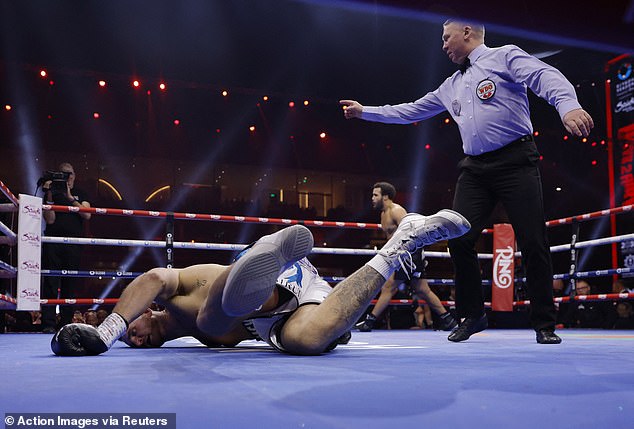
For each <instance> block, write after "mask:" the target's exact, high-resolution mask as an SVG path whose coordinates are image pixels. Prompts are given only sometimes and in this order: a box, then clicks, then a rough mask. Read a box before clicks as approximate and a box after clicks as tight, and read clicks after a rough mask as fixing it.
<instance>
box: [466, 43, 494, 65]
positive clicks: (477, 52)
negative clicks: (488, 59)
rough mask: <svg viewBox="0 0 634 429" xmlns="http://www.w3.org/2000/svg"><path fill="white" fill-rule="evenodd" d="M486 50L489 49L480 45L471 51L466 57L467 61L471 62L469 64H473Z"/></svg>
mask: <svg viewBox="0 0 634 429" xmlns="http://www.w3.org/2000/svg"><path fill="white" fill-rule="evenodd" d="M487 49H489V48H488V47H487V46H486V45H485V44H484V43H482V44H481V45H478V46H476V47H475V49H474V50H473V51H471V53H470V54H469V55H468V56H467V58H469V61H471V64H473V63H475V62H476V60H477V59H478V58H480V56H481V55H482V54H483V53H484V51H486V50H487Z"/></svg>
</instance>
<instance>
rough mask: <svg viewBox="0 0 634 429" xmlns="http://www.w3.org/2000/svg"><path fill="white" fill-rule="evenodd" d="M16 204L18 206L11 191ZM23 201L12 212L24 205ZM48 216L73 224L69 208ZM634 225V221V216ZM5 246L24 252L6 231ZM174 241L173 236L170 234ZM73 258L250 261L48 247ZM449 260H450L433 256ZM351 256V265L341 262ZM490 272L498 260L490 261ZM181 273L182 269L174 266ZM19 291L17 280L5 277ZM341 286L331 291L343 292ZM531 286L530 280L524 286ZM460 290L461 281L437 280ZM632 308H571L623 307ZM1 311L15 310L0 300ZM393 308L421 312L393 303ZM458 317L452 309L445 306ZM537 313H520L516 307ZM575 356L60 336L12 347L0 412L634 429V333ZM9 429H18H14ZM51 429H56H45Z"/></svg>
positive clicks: (1, 340)
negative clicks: (71, 346) (77, 253)
mask: <svg viewBox="0 0 634 429" xmlns="http://www.w3.org/2000/svg"><path fill="white" fill-rule="evenodd" d="M0 189H1V190H2V192H3V193H4V195H5V197H6V199H8V200H9V203H7V204H5V205H3V210H4V211H12V209H11V208H10V207H9V206H10V205H14V204H17V202H18V201H17V198H15V197H13V194H10V191H8V189H7V188H6V186H4V185H3V184H1V182H0ZM12 197H13V198H12ZM44 208H45V209H52V210H69V209H68V207H65V206H44ZM78 210H82V211H89V212H90V213H92V214H95V215H109V214H113V215H117V216H130V217H132V216H147V217H155V218H165V219H166V220H167V221H168V222H169V221H171V220H172V219H174V220H183V221H185V220H188V219H189V220H202V218H205V217H206V218H207V220H209V221H226V222H229V221H237V222H254V223H265V224H270V225H273V224H279V225H290V224H293V223H303V224H304V225H306V226H308V227H309V228H311V229H312V228H320V227H336V228H378V225H376V224H357V223H347V222H325V221H324V222H320V221H297V220H290V219H268V218H248V217H240V216H237V217H234V216H226V217H223V216H219V215H195V214H187V213H183V214H179V213H164V212H147V211H139V210H120V211H118V210H119V209H102V208H90V209H78ZM631 211H632V207H631V206H626V207H622V208H618V209H612V210H605V211H601V212H596V213H592V214H587V215H580V216H575V217H573V218H566V219H563V220H556V221H552V222H551V224H553V225H560V224H567V223H572V222H573V221H574V222H576V221H585V220H590V219H594V218H597V217H600V216H608V215H613V214H620V213H623V214H624V215H626V216H627V215H631ZM628 213H629V214H628ZM0 230H1V231H2V233H3V235H4V236H5V237H6V238H4V240H5V242H6V243H7V244H11V243H13V244H15V242H16V241H17V240H18V238H17V237H16V235H15V233H14V232H12V231H11V229H10V228H8V227H7V226H6V225H4V224H2V225H1V226H0ZM168 231H169V229H168ZM633 235H634V234H626V235H623V236H618V237H607V238H604V239H599V240H590V241H577V242H574V241H573V242H572V243H568V244H563V245H558V246H553V248H552V251H553V252H564V251H570V250H571V249H572V250H574V249H580V248H584V247H590V246H594V245H597V246H599V245H605V244H610V243H614V242H619V241H622V240H626V239H632V238H634V237H633ZM42 241H43V242H44V243H46V242H60V243H65V244H68V245H91V246H132V247H135V246H138V247H159V248H165V249H166V256H167V262H168V263H169V262H170V259H169V258H170V254H173V252H171V251H170V249H171V250H172V251H173V249H191V250H210V251H213V250H235V251H237V250H240V249H242V248H243V247H244V246H245V244H218V243H191V242H179V241H175V240H174V236H173V234H172V235H171V236H170V233H169V232H168V233H167V234H166V239H165V240H164V241H161V240H158V241H147V240H128V239H99V238H68V237H66V238H64V237H42ZM313 253H315V254H319V253H332V254H338V255H367V256H368V259H369V258H370V256H371V255H373V254H374V253H376V250H374V249H341V248H319V247H317V248H315V249H314V251H313ZM426 256H427V257H428V258H448V257H449V256H448V254H447V252H431V251H430V252H426ZM343 257H345V256H342V258H343ZM480 257H481V258H482V259H483V260H487V259H491V258H492V257H493V256H492V255H490V254H481V255H480ZM171 262H173V261H171ZM629 270H630V269H629V268H626V267H622V268H607V269H598V270H593V271H587V272H577V271H575V270H574V267H573V264H571V270H568V271H567V272H565V273H560V274H557V275H556V276H555V277H556V278H561V279H566V280H568V279H571V278H572V279H581V278H588V277H593V276H612V275H614V274H623V273H629V272H630V271H629ZM0 271H1V273H2V274H1V275H2V276H4V277H13V276H15V274H16V273H17V271H18V270H17V267H13V266H12V265H11V264H9V263H7V262H2V264H1V265H0ZM138 274H139V273H135V272H125V271H115V272H109V271H103V270H95V269H90V268H88V269H86V270H81V271H69V270H57V271H51V270H49V271H43V272H42V275H69V276H79V277H97V276H104V277H111V276H112V277H115V278H116V277H119V278H122V279H124V278H131V277H135V276H136V275H138ZM341 279H342V278H328V279H327V280H328V281H330V282H331V283H332V284H334V283H336V282H337V281H340V280H341ZM520 280H521V279H520ZM429 282H430V284H435V283H436V284H451V280H450V279H429ZM632 298H634V294H631V293H625V294H602V295H588V296H581V297H580V296H577V297H575V296H571V297H564V298H559V301H570V300H573V301H574V300H604V301H609V300H623V299H632ZM0 300H1V301H2V307H1V308H4V309H10V308H12V306H13V305H15V299H14V298H13V297H11V296H6V295H4V296H2V297H0ZM115 302H116V299H97V298H91V297H85V298H83V299H75V300H71V301H66V300H48V301H44V300H43V301H42V303H43V304H44V305H55V304H87V303H89V304H93V303H96V304H114V303H115ZM392 304H393V305H411V302H409V301H408V300H394V301H393V302H392ZM443 304H445V305H447V306H450V305H453V302H450V301H445V302H443ZM526 304H527V302H525V301H521V300H518V301H515V302H514V305H515V306H524V305H526ZM558 334H559V335H560V336H561V337H562V338H563V343H562V344H560V345H556V346H550V345H547V346H545V345H540V344H537V343H535V341H534V333H533V331H532V330H527V329H488V330H486V331H484V332H482V333H479V334H476V335H474V336H473V337H472V338H471V339H470V340H469V341H467V342H464V343H453V342H449V341H447V338H446V332H438V331H431V330H423V331H414V330H378V331H373V332H369V333H359V332H353V336H352V340H351V341H350V343H349V344H347V345H340V346H338V347H337V348H336V349H335V350H334V351H333V352H331V353H327V354H324V355H322V356H317V357H299V356H291V355H285V354H281V353H279V352H276V351H273V350H272V349H271V348H270V347H269V346H268V345H266V344H265V343H263V342H257V341H245V342H242V343H240V344H239V345H238V346H237V347H235V348H207V347H204V346H202V345H201V344H200V343H198V342H197V341H196V340H194V339H193V338H191V337H185V338H181V339H178V340H174V341H170V342H168V343H166V344H165V345H164V346H163V347H161V348H158V349H132V348H129V347H127V346H125V345H124V344H122V343H121V342H118V343H117V344H115V345H114V347H113V348H112V349H111V350H110V351H108V352H107V353H105V354H103V355H99V356H84V357H63V358H62V357H57V356H54V355H53V354H52V352H51V350H50V345H49V344H50V339H51V336H50V335H45V334H20V333H7V334H2V335H0V356H2V357H3V364H4V366H3V372H2V373H3V377H2V378H3V383H2V389H0V391H1V392H2V393H0V404H1V405H0V410H2V411H3V414H4V415H6V414H9V413H40V414H44V413H110V414H113V413H140V414H149V413H174V414H175V418H176V427H178V428H199V427H209V428H215V427H236V428H251V427H260V428H269V427H270V428H385V427H406V426H407V427H409V426H413V425H417V426H418V425H420V426H427V425H431V426H434V427H437V426H440V425H449V426H450V427H452V428H481V427H502V426H510V427H514V428H531V429H534V428H535V427H540V428H558V429H560V428H588V429H590V428H598V427H611V428H626V427H631V426H632V421H634V353H632V350H633V348H632V345H633V344H634V343H633V340H634V331H619V330H609V331H608V330H579V329H561V330H559V331H558ZM5 427H7V428H8V427H17V426H15V425H11V426H9V425H8V423H7V421H6V419H5ZM43 427H44V426H43Z"/></svg>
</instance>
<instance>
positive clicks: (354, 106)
mask: <svg viewBox="0 0 634 429" xmlns="http://www.w3.org/2000/svg"><path fill="white" fill-rule="evenodd" d="M339 104H341V105H342V106H343V116H344V117H345V118H346V119H352V118H360V117H361V113H363V106H362V105H361V104H359V103H358V102H356V101H354V100H339Z"/></svg>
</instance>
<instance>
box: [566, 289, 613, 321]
mask: <svg viewBox="0 0 634 429" xmlns="http://www.w3.org/2000/svg"><path fill="white" fill-rule="evenodd" d="M575 290H576V295H577V296H583V295H592V294H593V288H592V285H590V283H588V282H587V281H586V280H578V281H577V285H576V289H575ZM606 322H607V317H606V314H605V309H604V308H603V307H602V306H601V303H600V302H592V301H573V302H571V303H570V304H569V306H568V308H567V310H566V313H565V314H564V315H563V317H562V323H563V324H564V326H565V327H567V328H603V327H605V324H606Z"/></svg>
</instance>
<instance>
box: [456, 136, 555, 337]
mask: <svg viewBox="0 0 634 429" xmlns="http://www.w3.org/2000/svg"><path fill="white" fill-rule="evenodd" d="M538 162H539V152H538V151H537V147H536V146H535V143H534V142H533V139H532V138H531V136H525V137H522V138H521V139H518V140H516V141H514V142H512V143H510V144H508V145H506V146H504V147H503V148H501V149H498V150H495V151H492V152H487V153H484V154H482V155H478V156H466V157H465V158H464V159H463V160H462V161H461V162H460V163H459V164H458V166H459V169H460V176H459V178H458V183H457V185H456V192H455V195H454V202H453V209H454V210H456V211H457V212H459V213H461V214H462V215H463V216H465V217H466V218H467V219H468V220H469V222H470V223H471V230H470V231H469V232H468V233H467V234H465V235H463V236H462V237H459V238H455V239H453V240H449V251H450V253H451V258H452V261H453V264H454V272H455V281H456V310H457V312H458V316H459V317H479V316H481V315H482V314H484V297H483V293H482V276H481V271H480V264H479V262H478V258H477V253H476V250H475V243H476V241H477V240H478V238H479V236H480V233H481V231H482V229H483V228H486V227H487V226H488V225H487V224H488V222H490V220H489V218H490V215H491V213H492V211H493V209H494V208H495V206H496V204H497V203H498V202H501V203H502V205H503V206H504V208H505V210H506V213H507V215H508V217H509V220H510V222H511V224H512V225H513V229H514V231H515V236H516V239H517V242H518V245H519V248H520V250H521V252H522V264H523V265H524V267H525V270H526V282H527V287H528V294H529V298H530V300H531V311H530V320H531V325H532V326H533V328H534V329H535V330H539V329H544V328H546V329H554V327H555V321H556V317H557V311H556V309H555V305H554V303H553V290H552V284H553V268H552V261H551V257H550V248H549V245H548V237H547V235H546V226H545V219H544V202H543V194H542V183H541V176H540V173H539V168H538Z"/></svg>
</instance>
